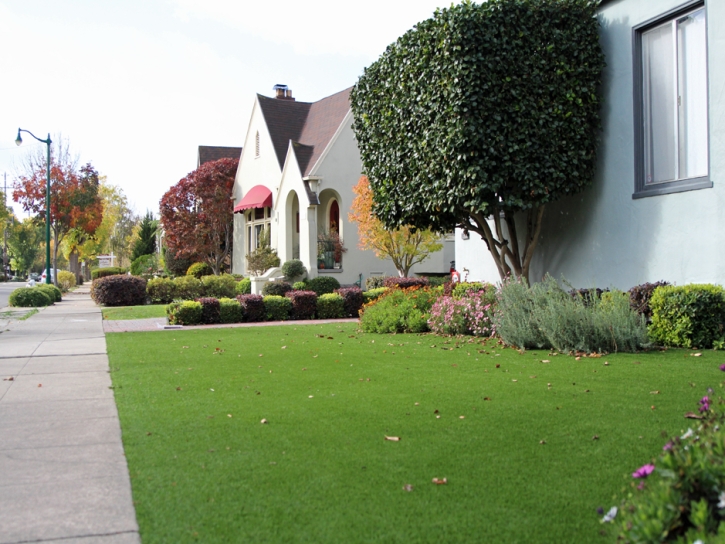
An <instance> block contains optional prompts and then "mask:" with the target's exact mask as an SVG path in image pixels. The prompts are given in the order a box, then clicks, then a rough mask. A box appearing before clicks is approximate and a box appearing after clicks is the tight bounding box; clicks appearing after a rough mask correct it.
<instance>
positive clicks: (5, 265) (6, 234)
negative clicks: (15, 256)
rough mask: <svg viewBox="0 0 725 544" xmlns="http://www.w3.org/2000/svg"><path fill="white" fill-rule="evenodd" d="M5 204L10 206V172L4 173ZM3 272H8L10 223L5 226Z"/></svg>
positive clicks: (6, 206)
mask: <svg viewBox="0 0 725 544" xmlns="http://www.w3.org/2000/svg"><path fill="white" fill-rule="evenodd" d="M3 206H5V209H6V210H7V208H8V173H7V172H5V173H3ZM3 238H4V240H3V274H7V273H8V225H7V223H6V224H5V225H4V226H3Z"/></svg>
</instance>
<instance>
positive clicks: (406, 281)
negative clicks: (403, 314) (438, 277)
mask: <svg viewBox="0 0 725 544" xmlns="http://www.w3.org/2000/svg"><path fill="white" fill-rule="evenodd" d="M383 287H387V288H389V289H391V288H393V287H400V288H401V289H407V288H408V287H428V278H426V277H422V278H396V277H392V276H391V277H389V278H385V279H384V280H383Z"/></svg>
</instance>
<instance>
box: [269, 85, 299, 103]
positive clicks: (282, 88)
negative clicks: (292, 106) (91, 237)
mask: <svg viewBox="0 0 725 544" xmlns="http://www.w3.org/2000/svg"><path fill="white" fill-rule="evenodd" d="M273 89H274V91H275V96H274V97H275V98H277V99H278V100H294V98H292V89H288V88H287V85H282V84H280V83H278V84H277V85H275V86H274V87H273Z"/></svg>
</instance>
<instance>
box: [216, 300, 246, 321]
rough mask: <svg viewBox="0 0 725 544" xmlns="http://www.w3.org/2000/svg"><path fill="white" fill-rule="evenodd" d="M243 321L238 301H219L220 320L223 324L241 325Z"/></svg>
mask: <svg viewBox="0 0 725 544" xmlns="http://www.w3.org/2000/svg"><path fill="white" fill-rule="evenodd" d="M242 319H243V316H242V307H241V305H240V304H239V301H238V300H237V299H235V298H221V299H219V320H220V322H221V323H241V322H242Z"/></svg>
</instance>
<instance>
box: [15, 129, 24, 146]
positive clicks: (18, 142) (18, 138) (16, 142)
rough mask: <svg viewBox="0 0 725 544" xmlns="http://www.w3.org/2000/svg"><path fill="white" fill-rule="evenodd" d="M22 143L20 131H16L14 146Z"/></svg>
mask: <svg viewBox="0 0 725 544" xmlns="http://www.w3.org/2000/svg"><path fill="white" fill-rule="evenodd" d="M22 143H23V139H22V138H21V137H20V129H18V137H17V138H15V145H20V144H22Z"/></svg>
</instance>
